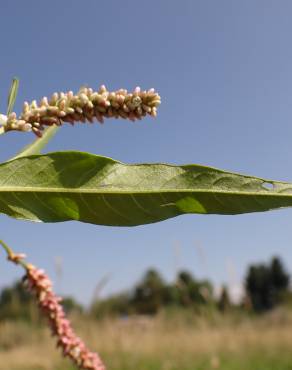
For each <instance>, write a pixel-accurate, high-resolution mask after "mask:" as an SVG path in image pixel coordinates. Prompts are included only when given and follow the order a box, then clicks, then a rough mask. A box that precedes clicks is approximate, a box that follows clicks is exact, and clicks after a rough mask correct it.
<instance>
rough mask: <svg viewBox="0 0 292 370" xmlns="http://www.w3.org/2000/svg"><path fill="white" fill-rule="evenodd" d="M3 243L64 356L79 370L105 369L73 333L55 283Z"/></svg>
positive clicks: (8, 256) (95, 355)
mask: <svg viewBox="0 0 292 370" xmlns="http://www.w3.org/2000/svg"><path fill="white" fill-rule="evenodd" d="M0 244H1V245H2V246H3V248H4V249H5V250H6V252H7V259H8V260H9V261H12V262H14V263H15V264H19V265H21V266H23V267H24V269H25V271H26V274H25V276H24V278H23V281H24V284H25V286H26V288H27V289H28V290H29V292H31V293H32V294H33V296H34V297H35V298H36V300H37V304H38V306H39V309H40V312H41V314H42V315H43V316H44V317H45V318H46V319H47V321H48V323H49V327H50V329H51V333H52V335H53V336H55V337H57V346H58V347H61V349H62V352H63V355H64V356H65V357H68V358H70V359H71V361H72V362H73V363H74V364H75V365H76V366H77V367H78V368H79V369H84V370H106V368H105V365H104V364H103V362H102V360H101V359H100V357H99V356H98V354H97V353H95V352H91V351H90V350H89V349H88V348H87V347H86V345H85V344H84V342H83V341H82V340H81V339H80V338H79V337H78V336H77V335H76V334H75V332H74V331H73V329H72V326H71V323H70V321H69V320H68V318H67V317H66V315H65V312H64V309H63V307H62V305H61V301H62V298H60V297H58V296H57V295H56V294H55V293H54V291H53V286H52V282H51V281H50V279H49V277H48V276H47V275H46V274H45V272H44V271H43V270H40V269H37V268H36V267H35V266H33V265H31V264H28V263H26V262H25V261H24V260H23V259H24V258H25V255H24V254H15V253H13V252H12V250H11V249H10V248H9V247H8V246H7V245H6V244H5V243H4V242H3V241H1V240H0Z"/></svg>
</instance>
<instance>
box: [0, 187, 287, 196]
mask: <svg viewBox="0 0 292 370" xmlns="http://www.w3.org/2000/svg"><path fill="white" fill-rule="evenodd" d="M9 192H18V193H30V192H33V193H73V194H84V193H86V194H159V193H219V194H240V195H255V196H277V197H292V193H290V194H289V193H283V192H273V191H271V192H270V191H265V190H263V191H262V192H258V191H255V192H254V191H240V190H239V191H237V190H236V191H234V190H233V191H228V190H220V189H216V190H212V189H200V188H198V189H155V190H141V191H139V190H136V189H135V190H122V191H121V190H120V191H115V190H105V189H98V190H94V189H86V188H81V189H80V188H76V189H74V188H64V187H62V188H56V187H54V188H45V187H27V186H26V187H3V188H1V187H0V193H9Z"/></svg>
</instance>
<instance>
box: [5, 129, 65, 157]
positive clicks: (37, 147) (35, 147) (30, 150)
mask: <svg viewBox="0 0 292 370" xmlns="http://www.w3.org/2000/svg"><path fill="white" fill-rule="evenodd" d="M59 128H60V127H58V126H51V127H48V128H47V129H46V130H45V131H44V133H43V136H42V137H41V138H36V139H35V140H34V141H33V142H32V143H31V144H29V145H27V146H25V147H24V148H23V149H22V150H21V151H20V152H19V153H18V154H17V155H16V156H15V157H13V158H11V160H12V159H16V158H21V157H27V156H29V155H34V154H40V153H41V151H42V149H43V148H44V147H45V146H46V145H47V144H48V142H49V141H50V140H51V139H52V138H53V137H54V136H55V134H56V132H57V131H58V129H59Z"/></svg>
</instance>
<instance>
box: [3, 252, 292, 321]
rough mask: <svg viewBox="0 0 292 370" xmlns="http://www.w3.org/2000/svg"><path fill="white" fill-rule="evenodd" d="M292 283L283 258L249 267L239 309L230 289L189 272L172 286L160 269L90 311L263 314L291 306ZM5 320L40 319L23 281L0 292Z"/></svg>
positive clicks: (74, 307)
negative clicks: (216, 286)
mask: <svg viewBox="0 0 292 370" xmlns="http://www.w3.org/2000/svg"><path fill="white" fill-rule="evenodd" d="M289 283H290V276H289V274H288V272H287V271H286V269H285V267H284V265H283V263H282V262H281V260H280V259H279V258H278V257H274V258H273V259H272V260H271V261H270V262H269V263H267V264H255V265H250V266H249V267H248V269H247V273H246V277H245V281H244V286H245V297H244V299H243V301H242V303H241V304H240V305H235V304H233V303H232V300H231V299H230V294H229V292H228V288H227V287H226V286H224V287H222V290H221V294H220V296H219V297H216V296H215V294H214V288H213V286H212V284H211V282H210V281H208V280H199V279H196V278H195V277H194V276H193V275H192V274H191V273H190V272H189V271H181V272H179V273H178V274H177V277H176V279H175V281H174V282H173V283H170V284H169V283H166V282H165V280H164V279H163V278H162V276H161V275H160V274H159V272H158V271H156V270H154V269H150V270H148V271H147V272H146V273H145V274H144V276H143V277H142V279H141V281H139V282H138V283H137V284H136V285H135V287H134V288H133V289H132V290H130V291H127V292H125V293H121V294H115V295H112V296H110V297H107V298H105V299H102V300H96V301H95V302H94V303H93V304H92V305H91V307H90V312H89V313H90V315H92V316H94V317H96V318H100V317H104V316H123V315H124V316H126V315H127V316H128V315H133V314H136V315H140V314H143V315H155V314H157V313H158V312H159V311H160V310H161V309H165V308H169V307H174V308H180V309H191V310H193V311H194V312H200V311H201V310H204V309H208V308H212V309H216V310H220V311H222V312H228V311H229V310H232V309H234V308H236V309H239V308H241V309H242V310H243V309H245V310H249V311H255V312H259V313H260V312H264V311H267V310H270V309H273V308H274V307H276V306H277V305H280V304H283V303H285V302H289V301H291V302H292V293H291V291H290V285H289ZM63 304H64V307H65V310H66V311H67V312H68V313H70V312H72V311H75V312H76V311H77V312H79V313H82V312H83V308H82V306H81V305H80V304H78V303H77V302H76V301H75V300H74V299H73V298H64V300H63ZM4 319H25V320H30V321H36V322H37V321H38V320H39V316H38V312H37V308H36V307H35V304H34V301H33V299H32V297H30V295H29V294H28V293H27V292H26V291H25V290H24V289H23V286H22V284H21V283H20V282H17V283H15V284H14V285H13V286H12V287H8V288H5V289H3V290H2V292H1V293H0V320H4Z"/></svg>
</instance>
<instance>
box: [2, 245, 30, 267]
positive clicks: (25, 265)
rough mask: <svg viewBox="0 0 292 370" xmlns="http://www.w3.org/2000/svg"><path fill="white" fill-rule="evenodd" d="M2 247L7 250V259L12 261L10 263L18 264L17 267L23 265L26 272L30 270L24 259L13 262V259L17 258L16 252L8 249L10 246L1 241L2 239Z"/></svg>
mask: <svg viewBox="0 0 292 370" xmlns="http://www.w3.org/2000/svg"><path fill="white" fill-rule="evenodd" d="M0 245H2V247H3V249H4V250H5V252H6V253H7V258H8V260H10V261H12V262H14V263H16V264H17V265H21V266H22V267H23V268H24V269H25V270H27V269H28V265H27V263H25V262H24V261H23V260H22V259H20V260H18V261H13V260H12V259H11V258H12V257H13V256H15V253H14V252H13V250H12V249H11V248H10V247H8V245H7V244H6V243H5V242H4V241H3V240H1V239H0Z"/></svg>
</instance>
